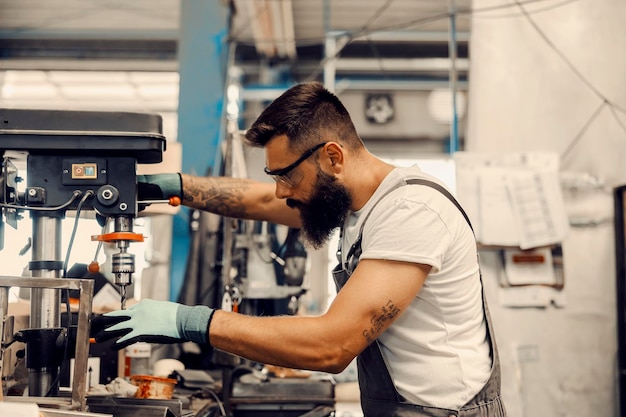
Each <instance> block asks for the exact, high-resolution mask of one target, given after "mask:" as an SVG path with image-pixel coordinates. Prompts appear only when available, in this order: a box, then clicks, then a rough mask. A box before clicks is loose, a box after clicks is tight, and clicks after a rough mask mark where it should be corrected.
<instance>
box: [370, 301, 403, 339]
mask: <svg viewBox="0 0 626 417" xmlns="http://www.w3.org/2000/svg"><path fill="white" fill-rule="evenodd" d="M399 313H400V309H399V308H398V307H396V305H395V304H394V303H393V301H391V300H389V301H387V304H385V305H384V306H382V308H381V309H380V312H379V313H378V314H374V315H373V316H372V319H371V320H370V323H371V325H372V326H371V327H370V328H369V329H365V330H363V336H365V338H366V339H367V341H368V343H371V342H373V341H374V339H376V338H377V337H378V334H379V333H380V331H381V330H382V329H383V328H384V327H385V323H386V322H388V321H389V320H393V319H394V318H395V317H396V316H397V315H398V314H399Z"/></svg>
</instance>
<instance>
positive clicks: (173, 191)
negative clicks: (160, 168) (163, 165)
mask: <svg viewBox="0 0 626 417" xmlns="http://www.w3.org/2000/svg"><path fill="white" fill-rule="evenodd" d="M182 196H183V184H182V179H181V177H180V174H178V173H176V174H151V175H137V197H138V199H139V201H149V200H167V199H168V198H170V197H182Z"/></svg>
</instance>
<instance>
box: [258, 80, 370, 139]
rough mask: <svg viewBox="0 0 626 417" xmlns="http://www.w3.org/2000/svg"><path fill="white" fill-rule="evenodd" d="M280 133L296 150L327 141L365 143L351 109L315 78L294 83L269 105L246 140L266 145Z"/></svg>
mask: <svg viewBox="0 0 626 417" xmlns="http://www.w3.org/2000/svg"><path fill="white" fill-rule="evenodd" d="M278 135H286V136H287V137H288V138H289V144H290V147H291V149H293V150H296V151H302V150H304V149H306V148H309V147H310V146H313V145H315V144H316V143H320V142H326V141H335V142H338V143H340V144H342V145H345V146H348V147H350V148H356V147H362V146H363V142H362V141H361V139H360V138H359V135H358V133H357V131H356V128H355V127H354V124H353V123H352V119H351V118H350V114H349V113H348V110H346V108H345V107H344V105H343V104H342V103H341V101H340V100H339V98H338V97H337V96H336V95H335V94H333V93H331V92H330V91H328V90H327V89H326V88H324V86H323V84H322V83H320V82H316V81H315V82H307V83H301V84H297V85H295V86H293V87H291V88H290V89H288V90H287V91H285V92H284V93H283V94H282V95H281V96H280V97H278V98H277V99H276V100H274V101H273V102H272V103H271V104H270V105H269V106H267V107H266V108H265V110H263V112H262V113H261V114H260V115H259V117H258V118H257V119H256V121H255V122H254V123H253V124H252V126H251V127H250V128H249V129H248V130H247V131H246V142H247V143H248V144H250V145H252V146H257V147H263V146H265V145H266V144H267V142H269V141H270V140H271V139H272V138H274V137H276V136H278Z"/></svg>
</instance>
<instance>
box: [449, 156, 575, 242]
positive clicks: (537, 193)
mask: <svg viewBox="0 0 626 417" xmlns="http://www.w3.org/2000/svg"><path fill="white" fill-rule="evenodd" d="M454 160H455V164H456V178H457V184H456V185H457V197H458V199H459V201H460V202H461V204H462V205H463V206H464V207H465V209H466V211H467V213H468V216H469V217H470V219H471V221H472V223H473V225H474V230H475V233H476V238H477V240H478V242H479V243H480V244H481V245H485V246H500V247H518V248H521V249H530V248H537V247H542V246H549V245H554V244H557V243H559V242H561V241H563V239H564V238H565V237H566V235H567V233H568V231H569V221H568V217H567V213H566V211H565V205H564V203H563V197H562V193H561V187H560V182H559V159H558V154H556V153H547V152H526V153H506V154H494V153H473V152H457V153H456V154H455V155H454Z"/></svg>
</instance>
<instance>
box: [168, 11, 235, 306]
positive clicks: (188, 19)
mask: <svg viewBox="0 0 626 417" xmlns="http://www.w3.org/2000/svg"><path fill="white" fill-rule="evenodd" d="M229 13H230V10H229V9H228V7H227V6H226V5H225V4H224V2H221V1H215V0H183V1H182V3H181V24H180V35H179V36H180V37H179V42H178V62H179V75H180V88H179V100H178V141H179V142H181V144H182V148H183V157H182V170H183V172H187V173H195V174H200V175H204V174H206V173H208V172H212V173H218V172H219V170H220V167H221V153H220V143H221V142H222V140H223V138H224V119H225V117H224V88H225V82H226V73H227V62H228V45H227V37H228V30H229ZM189 246H190V233H189V210H188V209H183V210H182V211H181V213H180V214H179V215H178V216H175V217H174V225H173V234H172V260H171V272H170V299H171V300H176V299H177V298H178V294H179V292H180V288H181V285H182V283H183V279H184V274H185V266H186V262H187V256H188V253H189Z"/></svg>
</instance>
